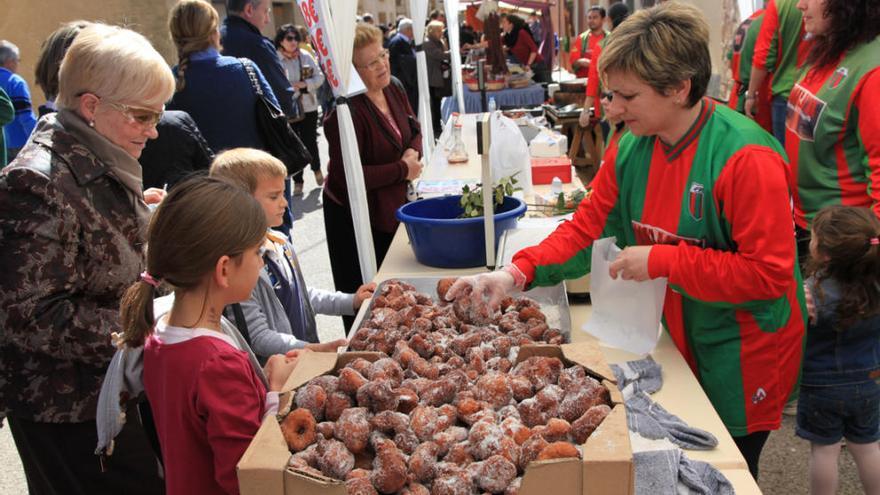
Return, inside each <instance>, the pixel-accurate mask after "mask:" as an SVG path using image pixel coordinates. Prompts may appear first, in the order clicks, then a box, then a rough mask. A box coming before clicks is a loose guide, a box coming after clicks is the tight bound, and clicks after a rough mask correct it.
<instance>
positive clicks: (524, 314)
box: [519, 306, 547, 322]
mask: <svg viewBox="0 0 880 495" xmlns="http://www.w3.org/2000/svg"><path fill="white" fill-rule="evenodd" d="M531 319H538V320H541V321H542V322H545V321H547V317H546V316H544V313H542V312H541V309H540V308H536V307H534V306H529V307H527V308H522V309H521V310H519V321H522V322H527V321H529V320H531Z"/></svg>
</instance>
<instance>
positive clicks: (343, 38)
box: [297, 0, 376, 282]
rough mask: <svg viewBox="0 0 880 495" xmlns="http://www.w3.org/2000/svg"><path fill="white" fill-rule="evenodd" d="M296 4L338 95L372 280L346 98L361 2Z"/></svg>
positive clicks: (361, 250) (361, 245)
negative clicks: (358, 9) (359, 3)
mask: <svg viewBox="0 0 880 495" xmlns="http://www.w3.org/2000/svg"><path fill="white" fill-rule="evenodd" d="M297 4H298V5H299V8H300V10H301V11H302V13H303V17H304V18H305V22H306V25H307V26H308V28H309V34H311V37H312V40H313V45H314V48H315V51H316V52H317V54H318V58H319V60H320V63H321V68H322V69H324V75H325V76H326V77H327V82H328V83H329V84H330V87H331V88H332V89H333V95H334V96H335V97H336V98H337V101H336V114H337V119H338V122H339V141H340V145H341V147H342V159H343V165H344V166H343V168H344V169H345V182H346V184H347V187H348V203H349V207H350V208H351V216H352V221H353V223H354V234H355V240H356V242H357V248H358V261H359V262H360V266H361V277H362V279H363V280H364V282H369V281H370V280H372V279H373V277H374V276H375V275H376V253H375V250H374V248H373V234H372V231H371V230H370V213H369V208H368V206H367V194H366V187H365V185H364V171H363V168H362V165H361V157H360V152H359V151H358V146H357V135H356V134H355V130H354V124H353V123H352V121H351V109H350V108H349V107H348V102H347V98H349V97H351V96H353V91H352V85H351V82H352V79H354V80H356V82H357V83H359V82H360V78H358V75H357V72H356V71H355V70H354V66H353V65H352V63H351V55H352V51H353V50H354V28H355V23H356V22H357V8H358V5H357V4H358V2H357V0H332V2H331V1H330V0H297ZM331 4H332V7H331ZM359 85H360V84H355V85H354V86H359Z"/></svg>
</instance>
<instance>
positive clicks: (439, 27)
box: [425, 21, 444, 37]
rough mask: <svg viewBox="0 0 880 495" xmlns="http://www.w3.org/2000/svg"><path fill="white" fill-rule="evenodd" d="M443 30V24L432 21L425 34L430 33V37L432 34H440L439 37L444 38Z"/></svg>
mask: <svg viewBox="0 0 880 495" xmlns="http://www.w3.org/2000/svg"><path fill="white" fill-rule="evenodd" d="M443 28H444V25H443V23H442V22H440V21H431V22H429V23H428V27H427V29H425V32H426V33H428V36H430V35H431V34H432V33H436V32H439V37H442V36H443Z"/></svg>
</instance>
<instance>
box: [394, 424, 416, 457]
mask: <svg viewBox="0 0 880 495" xmlns="http://www.w3.org/2000/svg"><path fill="white" fill-rule="evenodd" d="M394 443H395V445H397V446H398V447H399V448H400V450H402V451H403V452H404V453H405V454H407V455H410V454H412V453H413V451H414V450H415V449H416V447H418V446H419V437H417V436H416V434H415V433H414V432H413V431H412V429H410V428H406V429H405V430H402V431H399V432H397V433H395V434H394Z"/></svg>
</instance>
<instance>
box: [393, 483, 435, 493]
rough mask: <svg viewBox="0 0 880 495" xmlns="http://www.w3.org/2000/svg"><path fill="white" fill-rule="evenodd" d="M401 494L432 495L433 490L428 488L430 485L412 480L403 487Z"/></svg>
mask: <svg viewBox="0 0 880 495" xmlns="http://www.w3.org/2000/svg"><path fill="white" fill-rule="evenodd" d="M400 495H431V492H430V491H429V490H428V487H426V486H425V485H423V484H421V483H415V482H410V483H409V484H408V485H406V486H405V487H403V490H401V491H400Z"/></svg>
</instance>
